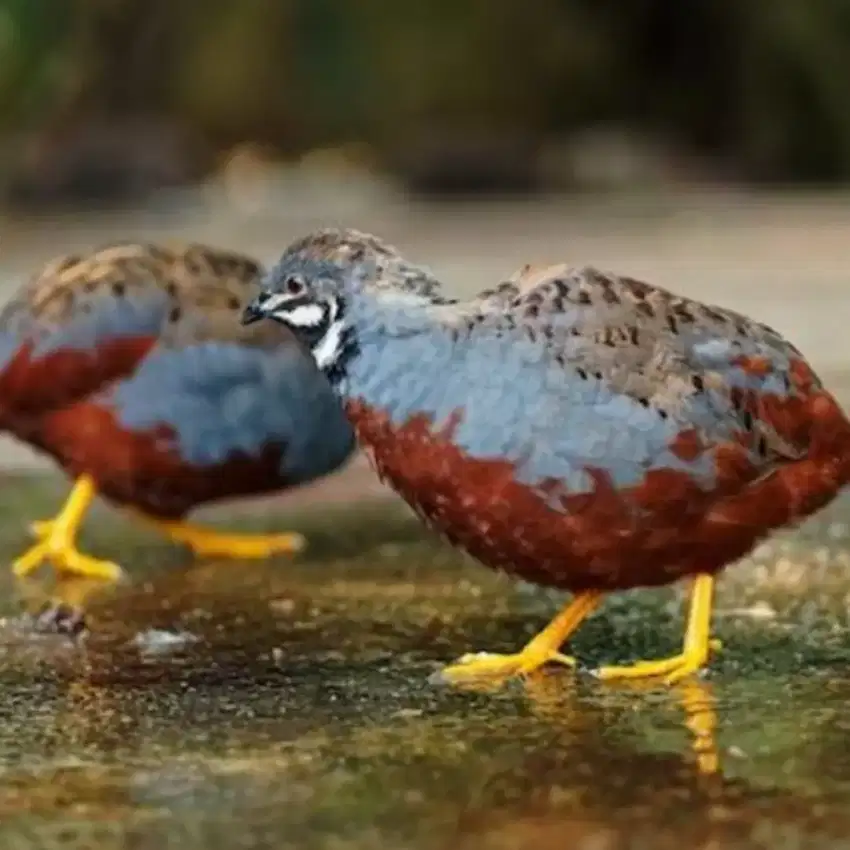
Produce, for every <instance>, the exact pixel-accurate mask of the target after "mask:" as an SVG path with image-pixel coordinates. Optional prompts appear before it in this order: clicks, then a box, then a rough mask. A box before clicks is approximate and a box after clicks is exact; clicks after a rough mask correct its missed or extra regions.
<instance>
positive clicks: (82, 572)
mask: <svg viewBox="0 0 850 850" xmlns="http://www.w3.org/2000/svg"><path fill="white" fill-rule="evenodd" d="M95 492H96V488H95V484H94V481H93V480H92V479H91V478H89V477H88V476H86V475H83V476H81V477H80V478H78V479H77V481H76V483H75V484H74V487H73V489H72V490H71V493H70V495H69V496H68V499H67V501H66V502H65V505H64V507H63V508H62V510H61V511H60V513H59V515H58V516H57V517H56V519H52V520H41V521H38V522H34V523H33V524H32V525H31V527H30V528H31V531H32V532H33V533H34V534H35V535H36V537H37V538H38V543H36V544H35V546H32V547H31V548H30V549H28V550H27V551H26V552H24V554H23V555H21V556H20V557H19V558H18V559H17V560H16V561H15V562H14V563H13V564H12V571H13V572H14V574H15V575H16V576H17V577H18V578H22V577H24V576H26V575H29V574H30V573H31V572H33V571H34V570H36V569H37V568H38V567H39V566H41V564H43V563H44V562H46V561H49V562H50V563H51V564H53V567H54V569H55V570H56V572H58V573H66V574H73V575H78V576H88V577H89V578H94V579H99V580H101V581H103V580H106V581H117V580H118V579H120V578H121V576H122V575H123V573H122V571H121V567H119V566H118V564H113V563H112V562H111V561H103V560H100V559H99V558H92V557H90V556H89V555H83V554H82V552H80V551H79V550H78V549H77V547H76V544H75V540H76V536H77V530H78V529H79V527H80V524H81V523H82V521H83V517H84V516H85V514H86V511H87V510H88V508H89V505H90V504H91V502H92V500H93V499H94V496H95Z"/></svg>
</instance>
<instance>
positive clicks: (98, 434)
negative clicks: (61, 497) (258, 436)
mask: <svg viewBox="0 0 850 850" xmlns="http://www.w3.org/2000/svg"><path fill="white" fill-rule="evenodd" d="M36 442H37V443H39V444H40V445H41V447H42V448H43V450H44V451H46V452H47V453H49V454H51V455H52V456H53V457H54V458H55V459H56V460H57V462H58V463H59V464H60V465H61V466H62V467H63V468H64V470H65V471H66V472H67V473H68V474H69V475H71V476H73V477H77V476H80V475H90V476H92V477H93V478H94V479H95V481H96V482H97V487H98V490H99V492H100V493H101V494H102V495H103V496H105V497H106V498H107V499H109V500H110V501H113V502H115V503H118V504H122V505H127V506H131V507H134V508H137V509H139V510H142V511H144V512H146V513H148V514H150V515H152V516H156V517H160V518H163V519H177V518H180V517H182V516H184V515H185V514H186V513H188V512H189V511H190V510H192V508H195V507H197V506H199V505H201V504H204V503H207V502H213V501H219V500H223V499H231V498H237V497H240V496H259V495H263V494H266V493H271V492H275V491H278V490H282V489H284V488H285V487H286V486H287V481H286V480H285V478H284V477H283V476H282V475H281V474H280V469H281V461H282V459H283V456H284V452H285V446H283V445H280V444H270V445H268V446H266V447H264V448H263V449H262V450H261V451H260V452H258V453H257V454H256V455H253V456H248V455H234V456H232V457H231V458H229V459H228V460H227V461H225V462H222V463H218V464H215V465H209V466H197V465H193V464H190V463H187V462H186V461H184V460H183V459H182V458H181V457H180V455H179V454H178V453H177V451H176V448H175V441H174V439H173V434H172V433H170V432H169V431H168V429H165V428H160V429H155V430H152V431H144V432H139V431H128V430H127V429H125V428H123V427H122V426H121V425H120V423H118V422H117V421H116V419H115V417H114V416H113V414H112V412H111V411H110V410H108V409H107V408H104V407H100V406H97V405H94V404H80V405H75V406H74V407H72V408H69V409H67V410H64V411H59V412H57V413H54V414H51V415H50V416H49V417H45V419H44V420H43V422H42V423H41V429H40V433H39V435H38V437H37V440H36Z"/></svg>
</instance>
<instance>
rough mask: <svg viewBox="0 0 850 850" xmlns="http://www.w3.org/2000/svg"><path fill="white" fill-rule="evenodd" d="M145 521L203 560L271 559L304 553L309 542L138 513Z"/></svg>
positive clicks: (292, 536)
mask: <svg viewBox="0 0 850 850" xmlns="http://www.w3.org/2000/svg"><path fill="white" fill-rule="evenodd" d="M136 515H137V516H141V518H142V519H143V521H144V522H145V523H146V524H147V525H150V526H153V527H154V528H156V529H158V530H159V531H160V532H162V533H163V534H164V535H165V536H166V537H168V538H170V539H171V540H173V541H175V542H176V543H182V544H184V545H186V546H188V547H189V548H190V549H191V550H192V551H193V552H194V553H195V554H196V555H198V556H200V557H202V558H237V559H239V560H253V559H260V558H270V557H272V556H273V555H276V554H280V553H294V552H300V551H301V550H302V549H303V548H304V547H305V546H306V545H307V541H306V540H305V539H304V537H303V536H302V535H300V534H297V533H295V532H287V533H283V534H230V533H227V532H221V531H215V530H213V529H211V528H203V527H201V526H198V525H190V524H189V523H185V522H173V521H170V520H160V519H155V518H154V517H150V516H147V515H146V514H140V513H137V514H136Z"/></svg>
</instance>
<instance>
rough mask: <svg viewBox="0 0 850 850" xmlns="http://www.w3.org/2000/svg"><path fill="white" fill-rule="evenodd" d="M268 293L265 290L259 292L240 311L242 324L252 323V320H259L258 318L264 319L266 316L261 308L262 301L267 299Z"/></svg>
mask: <svg viewBox="0 0 850 850" xmlns="http://www.w3.org/2000/svg"><path fill="white" fill-rule="evenodd" d="M268 297H269V296H268V295H266V293H265V292H262V293H260V294H259V295H258V296H257V297H256V298H255V299H254V300H253V301H252V302H251V303H250V304H249V305H248V306H247V307H246V308H245V309H244V310H243V311H242V324H243V325H253V324H254V322H259V321H260V319H264V318H265V317H266V313H265V311H264V310H263V302H264V301H266V300H267V299H268Z"/></svg>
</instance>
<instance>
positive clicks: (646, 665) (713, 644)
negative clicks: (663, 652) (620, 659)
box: [594, 640, 722, 685]
mask: <svg viewBox="0 0 850 850" xmlns="http://www.w3.org/2000/svg"><path fill="white" fill-rule="evenodd" d="M721 646H722V644H721V643H720V641H719V640H711V641H708V642H707V644H706V645H705V646H704V647H695V648H693V649H690V650H685V652H682V653H681V654H680V655H674V656H672V657H671V658H662V659H659V660H657V661H638V662H636V663H635V664H630V665H627V666H622V667H599V668H597V669H596V670H595V671H594V675H595V676H596V677H597V678H598V679H603V680H605V681H616V680H619V679H654V678H658V677H663V681H664V684H665V685H673V684H675V683H676V682H679V681H681V680H682V679H685V678H687V677H689V676H693V675H696V674H698V673H700V672H701V671H702V669H703V667H704V666H705V664H706V662H707V661H708V657H709V655H710V654H711V652H712V651H714V652H717V651H718V650H719V649H720V648H721Z"/></svg>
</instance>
